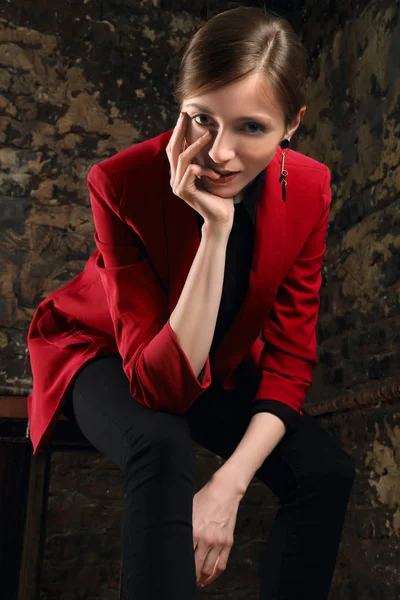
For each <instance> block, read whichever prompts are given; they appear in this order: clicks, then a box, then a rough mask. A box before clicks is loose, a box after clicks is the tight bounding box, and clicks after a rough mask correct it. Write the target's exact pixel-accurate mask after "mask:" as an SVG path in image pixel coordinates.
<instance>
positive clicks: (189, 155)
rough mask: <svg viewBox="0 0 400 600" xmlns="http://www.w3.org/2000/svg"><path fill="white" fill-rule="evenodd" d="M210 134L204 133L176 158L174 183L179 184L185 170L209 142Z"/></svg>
mask: <svg viewBox="0 0 400 600" xmlns="http://www.w3.org/2000/svg"><path fill="white" fill-rule="evenodd" d="M209 140H210V132H209V131H206V132H205V133H204V134H203V135H202V136H201V137H199V138H198V139H197V140H196V141H195V142H193V144H190V146H189V147H188V148H186V150H184V151H183V152H181V153H180V154H179V156H178V161H177V165H176V170H175V182H178V183H179V182H180V181H181V179H182V177H183V175H184V173H185V171H186V169H187V168H188V166H189V165H190V164H191V162H192V160H193V159H194V158H195V156H196V154H198V153H199V152H200V150H201V149H202V148H203V147H204V146H205V145H206V144H207V143H208V142H209Z"/></svg>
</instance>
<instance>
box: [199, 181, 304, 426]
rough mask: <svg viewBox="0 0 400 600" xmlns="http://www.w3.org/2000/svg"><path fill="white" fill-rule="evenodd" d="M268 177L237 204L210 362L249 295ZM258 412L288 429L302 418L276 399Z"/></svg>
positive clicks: (255, 183) (254, 407) (259, 405)
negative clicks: (259, 210)
mask: <svg viewBox="0 0 400 600" xmlns="http://www.w3.org/2000/svg"><path fill="white" fill-rule="evenodd" d="M265 174H266V169H263V170H262V171H261V172H260V173H259V174H258V175H257V176H256V177H255V178H254V179H253V181H252V182H251V183H250V184H249V185H248V186H247V187H246V189H245V192H244V196H243V199H242V201H241V202H239V203H238V204H234V207H235V216H234V221H233V225H232V229H231V232H230V235H229V239H228V244H227V248H226V260H225V274H224V283H223V289H222V296H221V303H220V306H219V311H218V317H217V322H216V325H215V333H214V337H213V341H212V344H211V348H210V359H211V357H212V355H213V353H214V351H215V348H216V346H217V345H218V344H219V342H220V341H221V340H222V337H223V336H224V334H225V332H226V331H227V330H228V329H229V328H230V326H231V325H232V323H233V320H234V318H235V315H236V313H237V312H238V311H239V309H240V306H241V304H242V301H243V299H244V296H245V294H246V290H247V287H248V282H249V276H250V268H251V263H252V258H253V247H254V233H255V224H256V211H257V204H258V199H259V197H260V194H261V191H262V189H263V187H264V181H265ZM197 223H198V230H199V235H200V239H201V228H202V226H203V224H204V219H203V217H202V216H201V215H200V214H198V220H197ZM211 364H212V361H211ZM203 371H204V367H203V369H202V371H201V372H200V374H199V376H198V378H199V380H200V381H201V379H202V376H203ZM258 412H271V413H273V414H275V415H277V416H278V417H280V418H281V419H282V421H283V422H284V423H285V425H286V427H287V430H290V429H292V427H293V426H294V425H295V424H296V423H297V421H298V419H299V417H300V415H299V413H298V412H297V410H295V409H294V408H292V407H291V406H288V405H287V404H284V403H283V402H279V401H277V400H268V399H265V400H259V401H257V402H254V403H253V404H252V406H251V415H254V414H256V413H258Z"/></svg>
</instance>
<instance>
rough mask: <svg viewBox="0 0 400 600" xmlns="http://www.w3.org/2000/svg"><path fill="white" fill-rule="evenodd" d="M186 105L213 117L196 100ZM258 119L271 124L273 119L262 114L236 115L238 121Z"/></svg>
mask: <svg viewBox="0 0 400 600" xmlns="http://www.w3.org/2000/svg"><path fill="white" fill-rule="evenodd" d="M186 106H194V107H195V108H197V109H198V110H203V111H204V112H206V113H209V114H210V115H211V116H213V117H215V114H214V113H213V112H212V111H211V110H210V109H209V108H207V107H206V106H203V105H202V104H197V102H190V104H186ZM258 119H262V120H264V121H267V122H269V123H271V125H272V124H273V120H272V119H271V118H270V117H266V116H264V115H253V116H247V117H238V119H237V120H238V121H253V120H258Z"/></svg>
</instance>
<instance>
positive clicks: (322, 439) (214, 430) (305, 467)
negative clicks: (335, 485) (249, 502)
mask: <svg viewBox="0 0 400 600" xmlns="http://www.w3.org/2000/svg"><path fill="white" fill-rule="evenodd" d="M208 392H209V393H208ZM250 406H251V398H250V397H249V396H248V395H246V394H245V393H243V391H242V392H239V393H238V392H235V391H225V390H223V388H217V387H213V386H211V387H210V388H209V389H208V390H207V391H206V392H205V393H204V394H203V395H202V396H200V397H199V398H198V399H197V400H196V401H195V403H194V404H193V405H192V406H191V407H190V409H189V411H187V413H186V416H187V419H188V423H189V427H190V431H191V436H192V438H193V440H194V441H195V442H196V443H198V444H200V445H201V446H203V447H205V448H207V449H208V450H210V451H211V452H214V453H216V454H218V455H219V456H221V457H222V458H225V459H228V458H229V457H230V456H231V455H232V454H233V452H234V451H235V449H236V447H237V446H238V444H239V443H240V441H241V439H242V437H243V436H244V434H245V432H246V429H247V427H248V425H249V423H250V420H251V416H250ZM303 412H304V416H303V417H302V418H301V419H300V420H299V422H298V425H297V426H296V427H295V428H294V429H293V430H292V431H290V432H287V433H286V434H285V435H284V436H283V438H282V439H281V440H280V441H279V443H278V444H277V445H276V446H275V448H274V449H273V451H272V452H271V453H270V454H269V455H268V456H267V457H266V459H265V460H264V462H263V464H262V465H261V467H260V468H259V469H258V470H257V471H256V473H255V477H256V478H257V479H259V480H260V481H262V482H263V483H264V484H266V485H267V486H268V487H269V488H270V489H271V491H272V492H273V493H274V494H275V495H276V496H278V497H279V498H280V499H281V500H283V499H284V498H285V497H287V496H288V494H290V493H291V492H292V491H293V490H294V489H295V488H296V486H297V485H298V483H299V482H301V481H302V480H304V479H309V478H310V477H314V476H315V479H316V480H317V479H318V478H320V476H323V475H330V476H332V477H333V476H335V475H337V476H338V477H342V478H343V477H344V478H349V479H351V478H352V477H353V476H354V461H353V459H352V458H351V457H350V456H349V455H348V454H347V453H346V452H345V451H344V450H343V449H342V448H341V447H340V445H339V444H338V443H337V441H336V440H335V438H334V437H332V436H331V435H329V434H328V433H327V432H326V431H325V430H324V429H322V427H321V426H320V425H319V424H318V423H317V421H316V420H315V419H314V418H312V417H311V416H310V415H309V414H308V413H307V411H304V409H303Z"/></svg>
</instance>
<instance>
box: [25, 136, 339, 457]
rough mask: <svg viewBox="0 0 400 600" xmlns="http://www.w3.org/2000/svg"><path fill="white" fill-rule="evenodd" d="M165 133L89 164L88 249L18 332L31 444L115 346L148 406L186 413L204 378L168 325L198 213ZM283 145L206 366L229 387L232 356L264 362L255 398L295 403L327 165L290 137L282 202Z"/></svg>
mask: <svg viewBox="0 0 400 600" xmlns="http://www.w3.org/2000/svg"><path fill="white" fill-rule="evenodd" d="M172 133H173V130H169V131H167V132H164V133H162V134H161V135H158V136H157V137H154V138H152V139H149V140H145V141H143V142H140V143H138V144H136V145H134V146H131V147H130V148H127V149H125V150H122V151H120V152H118V153H117V154H115V155H114V156H112V157H110V158H108V159H106V160H103V161H102V162H101V163H99V164H95V165H94V166H93V167H92V168H91V169H90V171H89V174H88V176H87V184H88V188H89V191H90V201H91V207H92V211H93V219H94V225H95V233H94V240H95V242H96V247H97V248H96V250H95V251H94V252H93V253H92V254H91V255H90V256H89V258H88V260H87V263H86V265H85V268H84V270H83V271H82V272H81V273H80V274H78V275H77V276H76V277H75V278H74V279H72V281H70V282H69V283H67V284H66V285H64V286H63V287H61V288H60V289H58V290H56V291H54V292H52V293H51V294H49V295H48V296H47V297H46V298H45V299H44V300H43V301H42V302H41V303H40V304H39V306H38V307H37V309H36V312H35V314H34V316H33V319H32V321H31V324H30V327H29V331H28V336H27V343H28V349H29V355H30V360H31V368H32V375H33V389H32V393H31V394H30V395H29V396H28V399H27V402H28V416H29V425H30V438H31V441H32V445H33V453H34V454H36V453H37V452H38V451H39V450H41V449H42V448H43V446H44V445H45V444H46V443H47V441H48V439H49V437H50V434H51V432H52V431H53V429H54V426H55V424H56V421H57V419H58V415H59V412H60V411H61V409H62V404H63V399H64V398H65V395H66V392H67V391H68V388H69V386H70V385H71V384H72V380H73V377H74V375H76V374H77V372H78V370H79V369H81V367H82V366H83V365H84V364H85V363H86V362H87V361H88V360H90V359H91V358H93V357H95V356H99V355H104V354H112V353H117V352H119V353H120V355H121V357H122V359H123V369H124V372H125V373H126V376H127V377H128V379H129V382H130V390H131V394H132V396H133V397H134V398H135V399H136V400H137V401H138V402H140V403H142V404H143V405H146V406H149V407H151V408H153V409H154V410H165V411H168V412H174V413H179V414H183V413H185V411H186V410H187V409H188V408H189V406H190V405H191V404H192V403H193V402H194V401H195V400H196V398H197V397H198V396H199V395H200V394H201V393H202V392H203V391H204V390H206V389H207V388H208V387H209V386H210V384H211V373H210V358H209V357H207V360H206V363H205V369H204V375H203V378H202V381H201V382H200V381H199V380H198V379H197V377H196V375H195V373H194V371H193V369H192V367H191V365H190V363H189V361H188V359H187V357H186V355H185V353H184V351H183V349H182V348H181V346H180V344H179V341H178V339H177V337H176V335H175V333H174V331H173V330H172V329H171V326H170V324H169V316H170V314H171V312H172V311H173V309H174V307H175V305H176V303H177V301H178V299H179V296H180V294H181V291H182V288H183V286H184V284H185V281H186V277H187V275H188V273H189V270H190V268H191V265H192V262H193V260H194V258H195V255H196V252H197V249H198V247H199V244H200V238H199V234H198V229H197V212H196V211H195V210H193V209H192V208H191V207H190V206H189V205H188V204H187V203H186V202H185V201H184V200H182V199H181V198H179V197H178V196H175V195H174V193H173V192H172V189H171V186H170V183H169V181H170V175H169V166H170V165H169V161H168V158H167V155H166V152H165V148H166V146H167V144H168V142H169V139H170V137H171V135H172ZM281 155H282V150H281V148H280V147H279V146H278V148H277V150H276V152H275V155H274V157H273V159H272V160H271V162H270V163H269V165H268V166H267V167H266V178H265V185H264V188H263V191H262V192H261V195H260V199H259V203H258V206H257V215H256V230H255V243H254V255H253V263H252V268H251V272H250V279H249V287H248V291H247V294H246V296H245V299H244V301H243V304H242V306H241V308H240V311H239V313H238V314H237V316H236V318H235V321H234V322H233V324H232V326H231V328H230V329H229V330H228V331H227V332H226V334H225V337H224V338H223V340H222V342H221V344H220V345H219V346H218V348H217V350H216V352H215V354H214V357H213V367H214V375H215V376H216V377H217V378H218V379H219V380H220V382H221V384H222V385H223V387H224V389H227V390H232V389H235V388H236V387H237V385H238V373H235V369H237V367H238V366H239V364H240V365H241V367H242V368H243V365H249V367H250V368H253V369H257V372H258V373H259V370H261V379H260V385H259V389H258V392H257V394H256V396H255V398H254V401H257V400H260V399H274V400H278V401H280V402H284V403H285V404H288V405H289V406H291V407H293V408H294V409H296V410H298V411H299V412H300V413H302V411H301V407H302V405H303V403H304V400H305V396H306V392H307V389H308V388H309V386H310V385H311V382H312V370H313V366H314V365H316V364H317V362H318V361H317V355H316V332H315V328H316V323H317V319H318V309H319V304H320V301H319V288H320V285H321V280H322V275H321V265H322V261H323V257H324V253H325V249H326V242H325V240H326V234H327V227H328V216H329V209H330V202H331V189H330V171H329V169H328V167H327V166H325V165H324V164H322V163H320V162H318V161H316V160H314V159H312V158H309V157H307V156H304V155H303V154H300V153H299V152H295V151H294V150H290V149H289V150H288V151H287V153H286V160H285V168H286V169H287V170H288V176H287V197H286V202H283V201H282V191H281V184H280V183H279V182H278V179H279V176H280V164H281Z"/></svg>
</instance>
